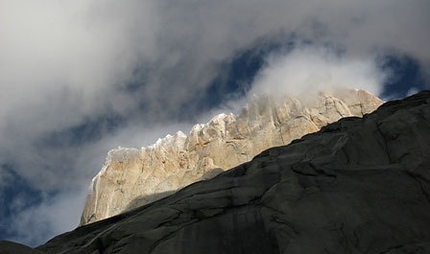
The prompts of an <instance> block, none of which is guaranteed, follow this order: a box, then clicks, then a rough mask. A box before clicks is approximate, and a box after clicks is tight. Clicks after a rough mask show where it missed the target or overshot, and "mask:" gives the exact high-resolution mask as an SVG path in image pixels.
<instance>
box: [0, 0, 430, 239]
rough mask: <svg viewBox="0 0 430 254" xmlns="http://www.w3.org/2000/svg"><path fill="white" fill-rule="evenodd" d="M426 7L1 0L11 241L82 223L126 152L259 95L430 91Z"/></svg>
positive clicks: (273, 0) (3, 143)
mask: <svg viewBox="0 0 430 254" xmlns="http://www.w3.org/2000/svg"><path fill="white" fill-rule="evenodd" d="M429 10H430V3H429V2H428V1H427V0H410V1H401V0H381V1H359V2H358V1H352V0H351V1H345V0H343V1H340V0H324V1H320V0H318V1H317V0H310V1H306V3H304V1H298V0H285V1H278V0H267V1H244V0H222V1H198V2H196V1H192V0H176V1H172V0H157V1H156V0H139V1H138V0H130V1H127V2H125V1H115V0H107V1H103V2H101V1H97V0H76V1H73V2H65V1H54V0H43V1H31V0H0V41H1V44H0V86H1V91H2V93H0V239H10V240H14V241H19V242H23V243H25V244H28V245H32V246H35V245H38V244H41V243H43V242H44V241H46V240H48V239H49V238H51V237H53V236H54V235H56V234H59V233H62V232H65V231H68V230H72V229H73V228H74V227H76V225H77V224H78V223H79V217H80V213H81V210H82V207H83V204H84V200H85V196H86V191H87V188H88V186H89V183H90V181H91V178H92V177H93V176H94V175H95V174H96V173H97V172H98V171H99V170H100V168H101V166H102V164H103V161H104V158H105V156H106V154H107V151H109V150H110V149H112V148H115V147H118V146H125V147H127V146H128V147H141V146H146V145H150V144H152V143H153V142H155V141H156V140H157V139H158V138H160V137H164V136H165V135H166V134H169V133H175V132H176V131H177V130H182V131H183V132H185V133H187V132H188V131H189V130H190V128H191V126H192V125H193V124H195V123H197V122H204V121H205V120H207V119H209V118H210V117H211V116H213V115H214V114H216V113H217V112H221V111H233V112H237V111H238V110H239V109H240V107H241V106H242V105H243V103H244V101H246V98H247V97H249V96H252V94H254V93H264V92H269V93H270V92H275V93H291V94H300V93H304V92H307V91H309V90H318V89H323V88H327V87H334V86H341V87H348V88H362V89H366V90H369V91H370V92H373V93H375V94H377V95H379V96H381V97H382V98H383V99H386V100H388V99H397V98H403V97H405V96H406V95H408V94H411V93H413V92H416V91H420V90H423V89H426V88H428V86H429V80H430V79H429V78H430V50H429V49H428V43H429V41H430V40H429V39H430V31H429V29H428V27H427V26H428V24H430V16H429V15H428V11H429Z"/></svg>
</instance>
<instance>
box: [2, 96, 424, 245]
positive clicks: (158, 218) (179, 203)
mask: <svg viewBox="0 0 430 254" xmlns="http://www.w3.org/2000/svg"><path fill="white" fill-rule="evenodd" d="M429 211H430V91H424V92H421V93H419V94H416V95H414V96H411V97H408V98H406V99H404V100H399V101H391V102H387V103H385V104H384V105H382V106H381V107H379V108H378V110H376V111H375V112H373V113H371V114H367V115H364V116H363V117H362V118H360V117H347V118H343V119H341V120H339V121H338V122H335V123H332V124H329V125H327V126H324V127H322V128H321V130H320V131H318V132H316V133H313V134H308V135H305V136H304V137H302V138H301V139H298V140H294V141H293V142H292V143H291V144H289V145H287V146H280V147H274V148H270V149H268V150H265V151H264V152H262V153H260V154H259V155H257V156H256V157H255V158H254V159H252V160H251V161H250V162H247V163H244V164H241V165H239V166H237V167H235V168H233V169H231V170H228V171H226V172H223V173H221V174H219V175H218V176H216V177H214V178H212V179H209V180H205V181H200V182H197V183H194V184H191V185H190V186H187V187H185V188H183V189H181V190H179V191H177V192H176V193H174V194H173V195H170V196H168V197H166V198H163V199H161V200H158V201H155V202H153V203H150V204H147V205H145V206H142V207H139V208H135V209H133V210H131V211H128V212H126V213H122V214H120V215H117V216H114V217H111V218H108V219H106V220H101V221H98V222H95V223H92V224H88V225H85V226H81V227H79V228H77V229H75V230H74V231H72V232H69V233H65V234H62V235H59V236H57V237H55V238H53V239H52V240H50V241H48V242H47V243H46V244H44V245H42V246H39V247H37V248H36V249H30V248H27V247H25V246H22V245H19V244H16V243H11V242H6V241H2V242H0V253H23V254H26V253H28V254H30V253H39V254H40V253H47V254H49V253H63V254H66V253H67V254H72V253H83V254H86V253H87V254H101V253H106V254H108V253H118V254H126V253H147V254H155V253H178V254H181V253H187V254H193V253H207V254H212V253H214V254H215V253H217V254H218V253H254V254H260V253H261V254H263V253H264V254H266V253H274V254H276V253H289V254H298V253H353V254H355V253H357V254H358V253H388V254H396V253H430V213H429ZM35 219H37V218H35ZM8 251H9V252H8Z"/></svg>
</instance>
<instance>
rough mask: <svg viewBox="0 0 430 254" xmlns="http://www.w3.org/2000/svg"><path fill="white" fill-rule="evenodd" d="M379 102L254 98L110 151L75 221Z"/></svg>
mask: <svg viewBox="0 0 430 254" xmlns="http://www.w3.org/2000/svg"><path fill="white" fill-rule="evenodd" d="M381 104H382V102H381V101H380V100H379V99H378V98H376V97H374V96H373V95H371V94H369V93H367V92H365V91H352V90H339V91H336V92H332V93H328V92H327V93H320V94H319V95H318V96H315V97H309V98H307V99H306V100H304V99H303V98H300V99H299V98H293V97H288V96H285V97H282V98H281V97H279V98H275V97H267V96H260V97H254V98H253V99H252V101H251V102H249V103H248V104H247V106H246V107H245V108H244V109H243V110H242V112H241V113H240V114H239V115H237V116H235V115H233V114H229V115H227V114H220V115H217V116H215V117H214V118H213V119H212V120H210V122H208V123H207V124H199V125H195V126H194V127H193V128H192V130H191V131H190V133H189V135H188V136H187V135H185V134H184V133H182V132H178V133H176V134H175V135H173V136H170V135H169V136H167V137H166V138H164V139H160V140H158V141H157V143H156V144H154V145H152V146H149V147H144V148H141V149H135V148H118V149H114V150H111V151H110V152H109V154H108V157H107V159H106V162H105V165H104V166H103V169H102V170H101V171H100V172H99V173H98V174H97V175H96V176H95V177H94V179H93V180H92V184H91V187H90V190H89V194H88V198H87V201H86V205H85V208H84V211H83V214H82V219H81V225H84V224H88V223H91V222H95V221H98V220H101V219H105V218H108V217H111V216H114V215H117V214H119V213H122V212H125V211H127V210H130V209H132V208H136V207H139V206H141V205H144V204H147V203H150V202H153V201H155V200H158V199H160V198H163V197H165V196H168V195H169V194H172V193H173V192H175V191H177V190H179V189H181V188H183V187H185V186H187V185H189V184H191V183H194V182H197V181H199V180H204V179H209V178H212V177H213V176H215V175H217V174H219V173H220V172H223V171H224V170H227V169H229V168H232V167H235V166H238V165H240V164H242V163H244V162H247V161H249V160H251V159H252V158H253V157H254V156H255V155H257V154H259V153H260V152H262V151H263V150H265V149H268V148H270V147H274V146H281V145H286V144H289V143H290V142H291V141H292V140H294V139H298V138H300V137H302V136H303V135H305V134H308V133H312V132H315V131H318V130H319V129H320V128H321V127H323V126H325V125H327V124H328V123H332V122H335V121H337V120H339V119H340V118H342V117H348V116H363V115H364V114H366V113H370V112H372V111H373V110H375V109H376V108H377V107H378V106H380V105H381Z"/></svg>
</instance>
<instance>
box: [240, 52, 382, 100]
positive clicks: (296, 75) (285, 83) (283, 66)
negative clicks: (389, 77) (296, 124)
mask: <svg viewBox="0 0 430 254" xmlns="http://www.w3.org/2000/svg"><path fill="white" fill-rule="evenodd" d="M384 78H385V76H384V73H382V71H381V70H379V69H378V66H376V63H375V61H373V59H371V58H367V59H359V58H358V59H356V58H353V57H350V56H348V55H342V54H338V53H336V52H334V51H333V50H330V49H327V48H323V47H318V48H316V47H313V46H302V47H299V48H296V49H294V50H293V51H292V52H290V53H288V54H285V55H278V54H275V55H272V56H271V57H269V59H268V61H267V64H266V66H265V68H263V69H262V70H261V71H260V73H259V74H258V75H257V77H256V78H255V81H254V84H253V86H252V89H251V91H250V92H249V93H250V94H261V93H266V94H272V95H274V96H276V95H282V94H285V93H288V94H291V95H295V96H303V95H309V94H316V93H317V92H319V91H321V90H328V89H335V88H350V89H364V90H367V91H369V92H371V93H373V94H379V93H380V92H381V87H382V84H383V80H384Z"/></svg>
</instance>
